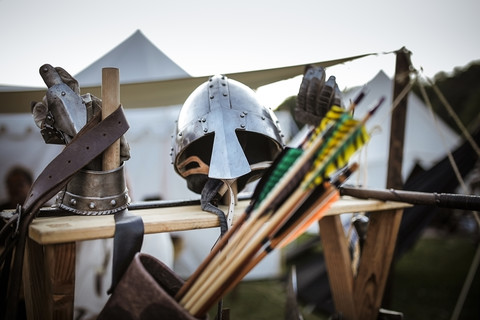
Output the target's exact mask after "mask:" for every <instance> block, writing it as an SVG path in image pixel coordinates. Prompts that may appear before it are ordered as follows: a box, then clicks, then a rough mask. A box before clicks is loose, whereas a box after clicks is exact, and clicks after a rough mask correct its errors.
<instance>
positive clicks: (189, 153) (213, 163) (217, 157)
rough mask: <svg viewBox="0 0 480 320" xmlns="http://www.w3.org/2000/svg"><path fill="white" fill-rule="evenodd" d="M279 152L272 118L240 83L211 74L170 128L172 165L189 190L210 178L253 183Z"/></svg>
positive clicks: (240, 186)
mask: <svg viewBox="0 0 480 320" xmlns="http://www.w3.org/2000/svg"><path fill="white" fill-rule="evenodd" d="M282 148H283V143H282V138H281V133H280V128H279V125H278V120H277V118H276V117H275V115H274V114H273V112H272V111H271V110H270V109H268V108H265V107H263V106H262V105H261V104H260V103H259V101H258V100H257V98H256V96H255V92H254V91H253V90H252V89H250V88H249V87H247V86H245V85H244V84H242V83H240V82H238V81H235V80H232V79H228V78H227V77H226V76H224V75H215V76H213V77H211V78H210V79H209V80H208V81H207V82H205V83H203V84H201V85H200V86H199V87H197V88H196V89H195V90H194V91H193V92H192V94H191V95H190V96H189V97H188V98H187V100H186V101H185V103H184V105H183V107H182V109H181V110H180V114H179V116H178V121H177V124H176V128H175V135H174V137H173V147H172V163H173V164H174V168H175V171H176V172H177V173H178V174H180V175H181V176H182V177H184V178H185V179H186V180H187V186H188V188H189V189H190V190H192V191H194V192H196V193H201V192H202V188H203V186H204V185H205V183H206V181H207V180H208V179H209V178H210V179H220V180H234V179H236V181H237V188H238V191H240V190H242V189H243V188H244V186H245V185H246V183H248V182H250V181H254V180H255V179H258V178H259V177H260V176H261V174H262V173H263V171H264V169H266V168H267V167H268V166H269V165H270V163H271V161H272V160H273V159H274V158H275V156H276V155H277V154H278V153H279V152H280V151H281V149H282Z"/></svg>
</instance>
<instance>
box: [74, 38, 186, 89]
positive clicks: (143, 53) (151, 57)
mask: <svg viewBox="0 0 480 320" xmlns="http://www.w3.org/2000/svg"><path fill="white" fill-rule="evenodd" d="M107 67H115V68H118V69H119V70H120V82H121V83H122V84H125V83H139V82H147V81H158V80H172V79H179V78H186V77H190V75H189V74H188V73H187V72H186V71H185V70H183V69H182V68H181V67H179V66H178V65H177V64H176V63H175V62H174V61H173V60H172V59H170V58H169V57H167V55H165V54H164V53H163V52H162V51H161V50H159V49H158V48H157V47H156V46H155V45H154V44H153V43H152V42H150V40H148V39H147V38H146V37H145V35H144V34H143V33H142V32H141V31H140V30H137V31H135V33H133V34H132V35H131V36H130V37H128V38H127V39H126V40H124V41H123V42H122V43H120V44H119V45H118V46H116V47H115V48H113V49H112V50H110V51H109V52H108V53H106V54H105V55H104V56H103V57H101V58H99V59H98V60H97V61H95V62H94V63H92V64H91V65H89V66H88V67H87V68H85V69H84V70H82V71H81V72H79V73H78V74H76V75H75V76H74V77H75V79H77V81H78V82H79V84H80V86H81V87H93V86H99V85H101V80H102V69H103V68H107Z"/></svg>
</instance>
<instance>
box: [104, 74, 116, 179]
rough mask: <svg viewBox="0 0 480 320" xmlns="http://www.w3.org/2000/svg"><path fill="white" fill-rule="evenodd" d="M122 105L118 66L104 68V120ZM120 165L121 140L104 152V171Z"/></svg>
mask: <svg viewBox="0 0 480 320" xmlns="http://www.w3.org/2000/svg"><path fill="white" fill-rule="evenodd" d="M118 107H120V77H119V70H118V69H117V68H103V69H102V120H103V119H105V118H106V117H108V116H109V115H110V114H111V113H112V112H114V111H115V110H117V108H118ZM119 166H120V140H117V141H115V142H114V143H113V144H112V145H111V146H110V147H108V148H107V149H106V150H105V151H104V152H103V162H102V169H103V171H109V170H113V169H115V168H118V167H119Z"/></svg>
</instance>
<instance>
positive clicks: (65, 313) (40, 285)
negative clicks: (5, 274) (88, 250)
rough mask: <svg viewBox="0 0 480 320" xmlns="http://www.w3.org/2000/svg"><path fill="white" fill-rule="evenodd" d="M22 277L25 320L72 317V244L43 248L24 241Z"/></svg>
mask: <svg viewBox="0 0 480 320" xmlns="http://www.w3.org/2000/svg"><path fill="white" fill-rule="evenodd" d="M23 275H24V284H25V285H24V290H25V305H26V307H27V310H26V311H27V319H68V318H70V319H71V318H72V317H73V305H74V293H75V242H68V243H61V244H50V245H45V246H44V245H40V244H38V243H36V242H35V241H33V240H31V239H27V250H26V264H25V268H24V274H23Z"/></svg>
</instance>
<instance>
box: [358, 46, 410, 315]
mask: <svg viewBox="0 0 480 320" xmlns="http://www.w3.org/2000/svg"><path fill="white" fill-rule="evenodd" d="M410 65H411V63H410V52H409V51H408V50H407V49H406V48H402V49H400V50H399V51H397V60H396V69H395V81H394V90H393V101H396V100H397V97H398V96H399V95H400V94H401V93H402V92H403V90H404V89H405V88H406V87H407V85H408V83H409V80H410V76H409V75H410ZM407 97H408V95H405V96H404V97H403V98H402V100H401V101H400V103H399V104H398V105H397V107H396V108H395V110H394V111H393V113H392V119H391V131H390V150H389V160H388V172H387V187H388V188H396V189H401V188H402V187H403V182H402V162H403V144H404V132H405V118H406V112H407ZM402 214H403V210H398V211H396V212H395V213H393V214H392V213H388V212H382V213H377V214H374V215H371V217H370V223H369V226H368V231H367V238H366V241H365V245H364V249H363V252H362V257H361V260H360V267H359V271H358V277H357V279H356V283H355V284H356V285H355V304H356V305H357V306H358V308H359V309H358V310H357V316H358V318H359V319H377V316H378V312H379V309H380V307H381V304H382V299H383V296H384V293H385V287H386V284H387V279H388V275H389V271H390V269H391V268H390V267H391V264H392V259H393V255H394V252H395V244H396V241H397V234H398V229H399V227H400V222H401V219H402Z"/></svg>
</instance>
